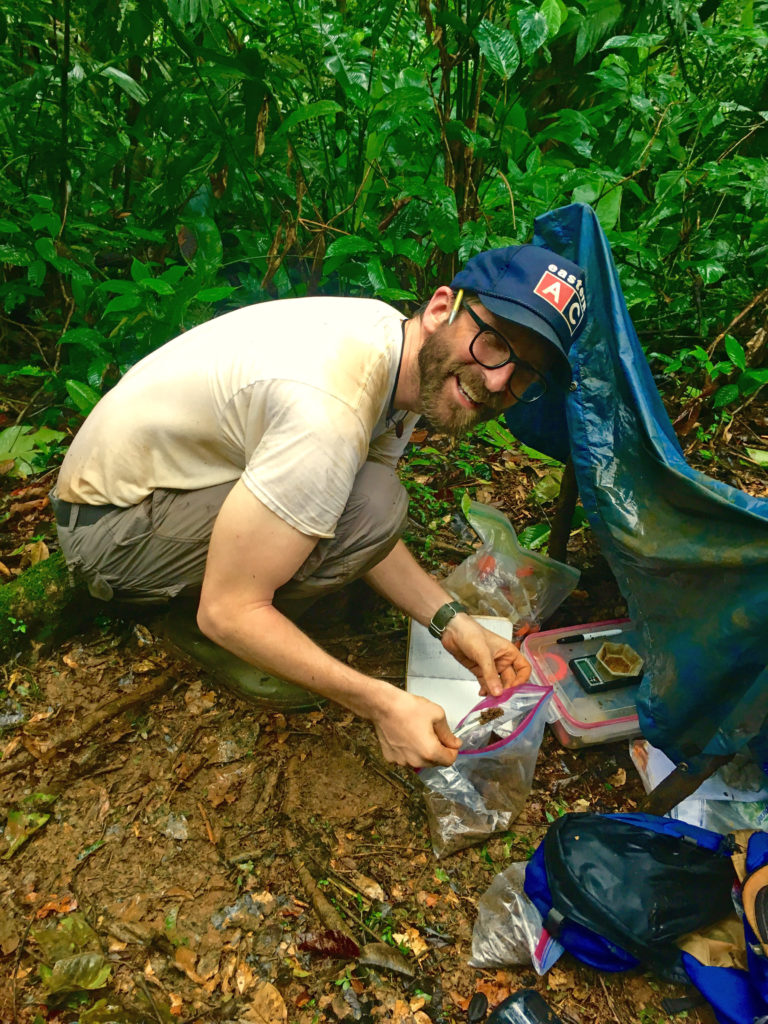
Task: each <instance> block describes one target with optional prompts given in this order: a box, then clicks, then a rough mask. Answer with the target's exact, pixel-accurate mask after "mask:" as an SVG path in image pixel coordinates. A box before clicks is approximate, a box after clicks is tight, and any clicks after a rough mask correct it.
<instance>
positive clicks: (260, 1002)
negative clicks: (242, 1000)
mask: <svg viewBox="0 0 768 1024" xmlns="http://www.w3.org/2000/svg"><path fill="white" fill-rule="evenodd" d="M238 1019H239V1020H240V1021H242V1022H244V1024H245V1022H247V1024H287V1021H288V1010H287V1009H286V1006H285V1002H284V1001H283V997H282V996H281V995H280V993H279V992H278V991H277V989H276V988H275V986H274V985H270V983H269V982H268V981H262V982H260V984H259V985H258V987H257V988H256V989H255V990H254V991H253V993H252V994H251V996H250V1005H249V1006H247V1007H246V1008H245V1010H244V1011H243V1013H241V1014H240V1017H239V1018H238Z"/></svg>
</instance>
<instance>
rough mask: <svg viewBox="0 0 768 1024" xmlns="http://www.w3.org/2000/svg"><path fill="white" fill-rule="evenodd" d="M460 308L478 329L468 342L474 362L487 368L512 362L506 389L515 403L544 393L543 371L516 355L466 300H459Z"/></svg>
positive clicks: (545, 388) (529, 400)
mask: <svg viewBox="0 0 768 1024" xmlns="http://www.w3.org/2000/svg"><path fill="white" fill-rule="evenodd" d="M461 307H462V309H465V310H466V311H467V313H469V315H470V316H471V317H472V319H473V320H474V321H475V323H476V324H477V326H478V328H479V330H478V332H477V334H476V335H475V336H474V338H473V339H472V341H471V342H470V343H469V353H470V355H471V356H472V358H473V359H474V360H475V362H476V363H479V364H480V366H484V367H485V369H486V370H498V369H499V367H501V366H506V365H507V363H512V365H513V367H514V370H513V372H512V376H511V377H510V378H509V383H508V384H507V390H508V391H509V392H510V393H511V394H512V395H514V397H515V398H516V399H517V400H518V402H526V403H528V404H530V403H531V402H535V401H536V400H537V399H539V398H541V396H542V395H544V394H546V391H547V382H546V380H545V379H544V377H543V376H542V374H541V373H539V371H538V370H537V369H536V368H535V367H534V366H531V364H530V363H526V361H525V360H524V359H520V357H519V356H517V355H516V354H515V350H514V349H513V348H512V345H511V344H510V343H509V342H508V341H507V339H506V338H505V337H504V335H503V334H501V333H499V331H497V330H496V328H495V327H491V325H490V324H487V323H486V322H485V320H481V319H480V317H479V316H478V315H477V313H476V312H475V311H474V310H473V309H472V307H471V306H468V305H467V304H466V302H462V303H461Z"/></svg>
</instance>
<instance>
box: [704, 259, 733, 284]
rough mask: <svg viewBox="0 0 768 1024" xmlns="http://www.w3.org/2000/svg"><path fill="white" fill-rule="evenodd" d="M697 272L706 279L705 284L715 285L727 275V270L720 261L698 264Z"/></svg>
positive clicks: (707, 261) (706, 261)
mask: <svg viewBox="0 0 768 1024" xmlns="http://www.w3.org/2000/svg"><path fill="white" fill-rule="evenodd" d="M697 270H698V271H699V273H700V274H701V276H702V278H703V279H704V284H714V283H715V282H716V281H719V280H720V278H721V277H723V275H724V274H725V273H726V268H725V267H724V266H723V264H722V263H721V262H720V261H719V260H705V261H704V262H703V263H698V264H697Z"/></svg>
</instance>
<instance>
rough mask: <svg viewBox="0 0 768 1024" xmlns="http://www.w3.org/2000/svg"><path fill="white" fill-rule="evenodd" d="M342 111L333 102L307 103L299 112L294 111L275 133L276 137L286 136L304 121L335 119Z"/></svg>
mask: <svg viewBox="0 0 768 1024" xmlns="http://www.w3.org/2000/svg"><path fill="white" fill-rule="evenodd" d="M342 109H343V108H342V107H341V106H339V104H338V103H336V102H334V101H333V100H316V101H315V102H314V103H306V104H305V105H304V106H303V107H299V109H298V110H294V111H293V113H292V114H289V115H288V117H286V119H285V120H284V121H283V123H282V124H281V125H280V127H279V128H278V129H277V131H276V132H275V137H277V136H279V135H285V134H286V133H287V132H289V131H291V130H292V129H293V128H295V127H296V125H299V124H302V122H304V121H310V120H312V118H316V117H332V116H333V117H335V116H336V114H338V113H339V112H340V111H341V110H342Z"/></svg>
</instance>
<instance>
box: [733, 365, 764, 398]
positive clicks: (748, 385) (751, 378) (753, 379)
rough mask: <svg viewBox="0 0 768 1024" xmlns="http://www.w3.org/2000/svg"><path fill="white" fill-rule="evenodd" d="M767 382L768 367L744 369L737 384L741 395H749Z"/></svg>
mask: <svg viewBox="0 0 768 1024" xmlns="http://www.w3.org/2000/svg"><path fill="white" fill-rule="evenodd" d="M766 384H768V369H766V370H745V371H744V372H743V373H742V374H741V376H740V377H739V379H738V382H737V386H738V389H739V392H740V393H741V394H742V395H751V394H754V392H755V391H758V390H759V389H760V388H761V387H764V386H765V385H766Z"/></svg>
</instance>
